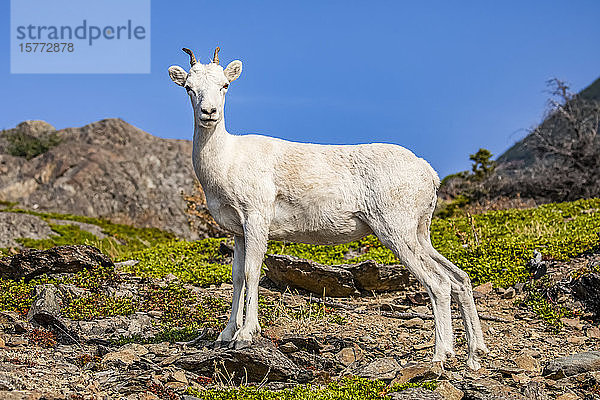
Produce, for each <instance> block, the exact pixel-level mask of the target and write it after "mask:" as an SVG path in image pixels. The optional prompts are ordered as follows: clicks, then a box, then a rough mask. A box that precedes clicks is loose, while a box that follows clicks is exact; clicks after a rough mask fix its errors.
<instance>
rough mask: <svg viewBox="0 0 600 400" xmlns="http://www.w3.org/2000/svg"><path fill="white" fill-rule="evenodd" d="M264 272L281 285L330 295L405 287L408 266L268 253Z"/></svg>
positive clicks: (407, 281)
mask: <svg viewBox="0 0 600 400" xmlns="http://www.w3.org/2000/svg"><path fill="white" fill-rule="evenodd" d="M265 265H266V266H267V268H266V269H265V274H266V276H267V278H269V279H270V280H271V281H272V282H273V283H275V284H276V285H277V286H279V287H281V288H285V287H288V286H289V287H294V288H299V289H304V290H308V291H309V292H312V293H315V294H318V295H321V296H322V295H323V293H325V295H326V296H331V297H347V296H351V295H356V294H358V293H359V290H366V291H389V290H400V289H403V288H406V287H407V286H408V285H409V284H410V283H411V279H410V274H409V272H408V270H407V269H406V268H405V267H403V266H401V265H381V264H378V263H376V262H374V261H371V260H369V261H364V262H361V263H358V264H341V265H323V264H319V263H317V262H314V261H311V260H305V259H301V258H297V257H291V256H285V255H274V254H269V255H267V257H266V259H265Z"/></svg>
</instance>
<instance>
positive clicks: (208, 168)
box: [192, 119, 230, 189]
mask: <svg viewBox="0 0 600 400" xmlns="http://www.w3.org/2000/svg"><path fill="white" fill-rule="evenodd" d="M229 136H230V135H229V133H227V130H225V122H224V120H223V119H221V120H220V121H219V122H218V123H217V124H216V125H215V126H213V127H209V128H205V127H202V126H200V125H198V124H196V125H195V127H194V141H193V152H192V154H193V155H192V160H193V164H194V170H195V171H196V176H197V177H198V180H199V181H200V184H201V185H202V187H203V188H204V189H206V188H207V186H211V185H213V184H215V183H217V182H215V181H216V180H218V177H219V176H220V174H221V173H222V172H223V171H225V170H226V169H227V168H226V167H227V165H226V164H227V160H228V157H227V154H228V153H229V152H228V149H227V143H228V138H229Z"/></svg>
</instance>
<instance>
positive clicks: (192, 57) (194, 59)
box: [181, 47, 198, 67]
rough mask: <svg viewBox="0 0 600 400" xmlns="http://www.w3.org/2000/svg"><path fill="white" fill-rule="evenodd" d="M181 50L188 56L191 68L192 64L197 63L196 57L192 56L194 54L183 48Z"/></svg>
mask: <svg viewBox="0 0 600 400" xmlns="http://www.w3.org/2000/svg"><path fill="white" fill-rule="evenodd" d="M181 50H183V51H185V52H186V53H188V54H189V55H190V67H193V66H194V64H196V63H197V62H198V61H196V56H195V55H194V52H193V51H191V50H190V49H188V48H185V47H184V48H183V49H181Z"/></svg>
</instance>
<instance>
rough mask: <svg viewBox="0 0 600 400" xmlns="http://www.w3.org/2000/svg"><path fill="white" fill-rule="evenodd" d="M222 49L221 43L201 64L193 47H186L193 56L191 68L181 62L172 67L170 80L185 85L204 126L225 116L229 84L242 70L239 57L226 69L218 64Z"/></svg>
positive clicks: (199, 122) (195, 116) (191, 57)
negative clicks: (211, 57) (206, 62)
mask: <svg viewBox="0 0 600 400" xmlns="http://www.w3.org/2000/svg"><path fill="white" fill-rule="evenodd" d="M219 50H220V49H219V47H217V48H216V49H215V52H214V55H213V60H212V62H210V63H208V64H202V63H200V62H198V61H197V60H196V57H195V56H194V53H193V52H192V51H191V50H190V49H187V48H183V51H184V52H186V53H187V54H188V55H189V56H190V70H189V72H186V71H185V69H183V68H181V67H180V66H178V65H173V66H171V67H169V76H170V77H171V80H172V81H173V82H175V83H176V84H177V85H179V86H182V87H184V88H185V89H186V90H187V93H188V95H189V96H190V100H191V102H192V107H193V108H194V118H195V122H196V124H198V125H200V126H202V127H205V128H209V127H212V126H215V125H216V124H217V123H219V122H220V121H221V120H222V119H223V110H224V108H225V94H227V89H228V88H229V84H230V83H231V82H233V81H234V80H236V79H237V78H239V76H240V74H241V73H242V62H241V61H239V60H235V61H232V62H230V63H229V65H227V67H226V68H225V69H223V67H221V66H220V65H219Z"/></svg>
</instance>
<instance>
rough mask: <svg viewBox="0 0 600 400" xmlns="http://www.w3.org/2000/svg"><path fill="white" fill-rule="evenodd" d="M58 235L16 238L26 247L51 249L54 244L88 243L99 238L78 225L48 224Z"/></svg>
mask: <svg viewBox="0 0 600 400" xmlns="http://www.w3.org/2000/svg"><path fill="white" fill-rule="evenodd" d="M48 225H49V226H50V229H52V230H53V231H54V232H55V233H56V235H51V236H50V237H49V238H47V239H29V238H19V239H15V240H16V242H18V243H20V244H21V245H23V246H24V247H28V248H31V249H40V250H43V249H49V248H51V247H54V246H65V245H69V244H87V243H90V242H93V241H95V240H98V238H97V237H96V236H95V235H93V234H91V233H90V232H88V231H84V230H82V229H81V228H79V226H77V225H58V224H48Z"/></svg>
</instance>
